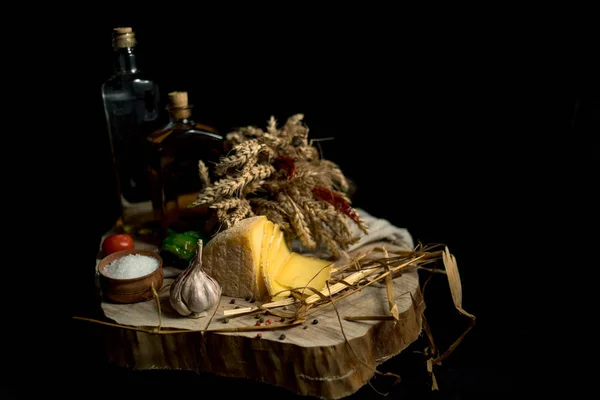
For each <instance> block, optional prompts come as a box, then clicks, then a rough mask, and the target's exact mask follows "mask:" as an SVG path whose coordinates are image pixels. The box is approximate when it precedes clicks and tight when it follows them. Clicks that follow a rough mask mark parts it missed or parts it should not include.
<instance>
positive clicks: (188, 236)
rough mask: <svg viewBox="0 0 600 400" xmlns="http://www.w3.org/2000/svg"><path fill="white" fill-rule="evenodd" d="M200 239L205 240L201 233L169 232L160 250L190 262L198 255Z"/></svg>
mask: <svg viewBox="0 0 600 400" xmlns="http://www.w3.org/2000/svg"><path fill="white" fill-rule="evenodd" d="M199 239H202V240H204V238H203V237H202V235H201V234H200V232H196V231H186V232H181V233H178V232H175V231H173V230H169V231H168V235H167V237H166V238H165V239H164V240H163V241H162V243H161V246H160V248H161V250H163V251H166V252H169V253H171V254H173V255H175V256H177V258H179V259H180V260H183V261H190V260H191V259H192V257H194V254H195V253H196V249H197V248H198V240H199Z"/></svg>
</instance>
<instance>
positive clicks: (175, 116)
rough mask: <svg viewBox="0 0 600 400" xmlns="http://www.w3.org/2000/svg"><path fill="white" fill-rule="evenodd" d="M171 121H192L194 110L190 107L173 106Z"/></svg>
mask: <svg viewBox="0 0 600 400" xmlns="http://www.w3.org/2000/svg"><path fill="white" fill-rule="evenodd" d="M169 115H170V117H171V122H183V123H190V122H192V110H191V108H190V107H182V108H171V109H170V110H169Z"/></svg>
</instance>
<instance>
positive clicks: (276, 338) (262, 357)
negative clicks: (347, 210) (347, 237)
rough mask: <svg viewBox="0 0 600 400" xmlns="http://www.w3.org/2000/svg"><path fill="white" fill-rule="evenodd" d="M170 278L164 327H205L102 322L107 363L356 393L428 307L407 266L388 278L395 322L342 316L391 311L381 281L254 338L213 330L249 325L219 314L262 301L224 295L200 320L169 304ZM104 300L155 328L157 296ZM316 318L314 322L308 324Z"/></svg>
mask: <svg viewBox="0 0 600 400" xmlns="http://www.w3.org/2000/svg"><path fill="white" fill-rule="evenodd" d="M172 281H173V279H172V278H166V279H165V281H164V285H163V289H162V290H161V291H160V304H161V311H162V313H161V327H162V328H179V329H192V330H204V331H203V332H185V333H176V334H151V333H147V332H141V331H135V330H130V329H124V328H117V327H108V326H100V325H99V327H100V329H102V330H103V332H104V335H103V336H104V338H105V344H106V348H107V353H108V355H109V361H110V362H111V363H113V364H115V365H118V366H122V367H127V368H135V369H177V370H191V371H199V372H207V373H213V374H216V375H221V376H227V377H236V378H245V379H254V380H258V381H261V382H265V383H268V384H272V385H276V386H279V387H283V388H286V389H288V390H290V391H292V392H295V393H297V394H302V395H309V396H315V397H319V398H324V399H338V398H342V397H346V396H349V395H351V394H353V393H355V392H356V391H357V390H358V389H360V388H361V387H362V386H363V385H365V384H366V383H367V382H368V381H369V379H370V378H371V377H372V376H373V375H374V372H375V371H374V368H376V367H377V365H379V364H381V363H382V362H384V361H386V360H388V359H389V358H391V357H393V356H395V355H397V354H398V353H400V352H401V351H402V350H404V349H405V348H406V347H407V346H408V345H410V344H411V343H412V342H413V341H415V340H416V339H417V337H418V336H419V334H420V332H421V327H422V320H421V314H422V312H423V310H424V307H425V305H424V303H423V300H422V296H421V292H420V289H419V279H418V274H417V272H416V271H412V272H407V273H404V274H403V275H402V276H400V277H397V278H395V279H394V280H393V290H394V298H395V300H396V303H397V305H398V310H399V314H400V319H399V321H359V322H355V321H347V320H344V317H346V316H353V317H355V316H367V315H369V316H370V315H389V314H390V312H389V305H388V300H387V296H386V290H385V287H384V286H383V285H379V284H374V285H372V286H369V287H366V288H364V289H363V290H362V291H361V292H359V293H356V294H353V295H351V296H348V297H346V298H344V299H341V300H339V301H337V302H336V309H337V313H336V309H334V308H333V306H331V305H329V306H327V307H326V308H323V309H321V310H317V311H315V312H313V313H310V314H309V316H308V318H307V321H306V323H304V324H302V325H298V326H294V327H291V328H289V327H288V328H286V329H276V330H269V331H261V334H262V338H257V337H256V336H257V331H249V332H215V331H214V330H217V329H221V328H232V327H244V326H254V325H255V324H256V322H257V319H256V318H255V315H245V316H238V317H234V318H230V319H229V321H228V322H226V323H225V322H223V316H224V314H223V312H224V311H225V310H232V309H235V307H236V306H238V307H257V306H260V304H257V303H249V302H246V301H245V300H244V299H234V300H235V303H234V304H231V300H232V299H231V298H230V297H226V296H223V297H222V299H221V301H220V303H219V304H218V305H217V306H216V307H215V308H213V309H211V310H208V312H207V315H206V316H205V317H203V318H199V319H189V318H185V317H180V316H178V315H177V314H176V313H175V312H174V311H173V310H172V309H171V307H170V305H169V304H168V303H169V302H168V292H169V291H168V285H169V284H170V283H171V282H172ZM411 296H412V297H411ZM413 299H414V301H413ZM101 306H102V310H103V312H104V314H105V316H106V317H107V318H108V319H109V320H112V321H114V322H116V323H119V324H124V325H130V326H146V327H156V326H157V325H158V322H159V319H158V308H157V304H156V302H155V301H147V302H144V303H137V304H128V305H127V304H125V305H123V304H111V303H108V302H103V303H102V305H101ZM338 313H339V319H338ZM263 318H264V319H265V320H266V319H271V321H272V324H271V326H277V325H282V324H284V323H286V321H284V322H280V321H279V317H276V316H273V315H267V316H263ZM340 319H341V321H340ZM313 320H317V321H318V323H316V324H313V323H312V321H313ZM342 329H343V331H342ZM211 330H212V331H211ZM282 334H285V338H283V339H281V335H282ZM344 334H345V337H344Z"/></svg>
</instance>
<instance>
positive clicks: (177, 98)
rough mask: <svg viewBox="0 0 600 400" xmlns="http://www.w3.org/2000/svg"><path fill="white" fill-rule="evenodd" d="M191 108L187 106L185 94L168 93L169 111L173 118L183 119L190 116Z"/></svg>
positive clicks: (186, 95)
mask: <svg viewBox="0 0 600 400" xmlns="http://www.w3.org/2000/svg"><path fill="white" fill-rule="evenodd" d="M190 108H191V106H190V105H189V104H188V94H187V92H170V93H169V111H170V113H171V115H172V116H173V118H175V119H184V118H189V117H190V116H191V115H192V112H191V110H190Z"/></svg>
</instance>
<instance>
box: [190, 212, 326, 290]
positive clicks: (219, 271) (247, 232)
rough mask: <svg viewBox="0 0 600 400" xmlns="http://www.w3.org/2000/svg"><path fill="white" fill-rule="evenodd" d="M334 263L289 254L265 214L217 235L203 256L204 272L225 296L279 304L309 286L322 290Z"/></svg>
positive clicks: (282, 234)
mask: <svg viewBox="0 0 600 400" xmlns="http://www.w3.org/2000/svg"><path fill="white" fill-rule="evenodd" d="M331 264H332V263H331V262H330V261H326V260H320V259H317V258H313V257H308V256H305V255H301V254H298V253H294V252H292V251H290V249H289V247H288V245H287V243H286V240H285V236H284V233H283V231H282V230H281V228H280V227H279V225H277V224H274V223H273V222H271V221H269V220H268V219H267V218H266V217H265V216H263V215H261V216H256V217H251V218H246V219H244V220H242V221H240V222H238V223H237V224H235V225H234V226H233V227H232V228H229V229H227V230H225V231H222V232H220V233H218V234H217V235H215V236H214V237H213V238H212V239H211V240H210V241H209V242H208V243H207V244H206V246H204V249H203V252H202V268H203V269H204V271H205V272H206V273H207V274H208V275H210V276H211V277H213V278H214V279H215V280H216V281H217V282H218V283H219V285H220V286H221V289H222V293H223V294H224V295H225V296H232V297H238V298H247V297H250V298H252V299H255V300H269V299H271V300H279V299H282V298H286V297H289V296H290V295H291V291H290V289H292V288H301V287H305V286H310V287H313V288H315V289H316V290H322V289H323V288H324V287H325V282H326V281H327V279H329V277H330V274H331ZM304 292H305V293H306V294H309V295H311V294H313V293H314V292H313V291H311V290H310V289H307V290H305V291H304Z"/></svg>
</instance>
